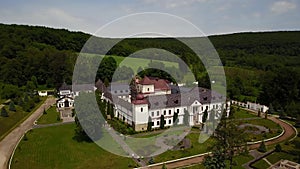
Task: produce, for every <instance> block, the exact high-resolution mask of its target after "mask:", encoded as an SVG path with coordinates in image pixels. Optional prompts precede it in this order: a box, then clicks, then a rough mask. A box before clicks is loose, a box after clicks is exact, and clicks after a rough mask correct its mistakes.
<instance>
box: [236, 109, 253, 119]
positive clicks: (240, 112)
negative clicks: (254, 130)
mask: <svg viewBox="0 0 300 169" xmlns="http://www.w3.org/2000/svg"><path fill="white" fill-rule="evenodd" d="M233 109H234V110H235V113H234V114H233V117H234V118H235V119H241V118H253V117H257V116H255V115H254V114H251V113H250V112H249V111H247V110H244V109H241V108H240V109H238V108H237V107H233Z"/></svg>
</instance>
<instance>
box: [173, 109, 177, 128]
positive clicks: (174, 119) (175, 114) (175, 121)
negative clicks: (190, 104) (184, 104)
mask: <svg viewBox="0 0 300 169" xmlns="http://www.w3.org/2000/svg"><path fill="white" fill-rule="evenodd" d="M177 123H178V113H176V112H174V116H173V124H174V125H176V124H177Z"/></svg>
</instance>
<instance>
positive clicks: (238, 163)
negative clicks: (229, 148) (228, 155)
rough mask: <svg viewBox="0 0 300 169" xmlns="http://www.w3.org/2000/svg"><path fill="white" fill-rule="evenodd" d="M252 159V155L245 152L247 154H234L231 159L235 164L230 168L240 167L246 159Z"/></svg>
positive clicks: (236, 168)
mask: <svg viewBox="0 0 300 169" xmlns="http://www.w3.org/2000/svg"><path fill="white" fill-rule="evenodd" d="M252 159H253V157H252V156H251V155H249V154H247V155H244V154H242V155H238V156H235V157H233V160H234V162H235V164H236V165H235V166H233V167H232V168H233V169H239V168H241V166H242V165H243V164H245V163H247V162H248V161H250V160H252ZM227 166H228V165H227ZM227 168H228V167H227Z"/></svg>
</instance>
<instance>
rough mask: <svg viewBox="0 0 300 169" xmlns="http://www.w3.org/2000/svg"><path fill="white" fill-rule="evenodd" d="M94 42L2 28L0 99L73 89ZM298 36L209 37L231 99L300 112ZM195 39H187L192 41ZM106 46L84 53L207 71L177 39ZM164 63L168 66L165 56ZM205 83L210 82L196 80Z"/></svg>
mask: <svg viewBox="0 0 300 169" xmlns="http://www.w3.org/2000/svg"><path fill="white" fill-rule="evenodd" d="M89 37H90V35H89V34H85V33H82V32H71V31H68V30H64V29H53V28H46V27H39V26H25V25H5V24H0V65H1V66H0V74H1V76H0V97H1V99H8V98H19V97H23V95H24V92H27V91H30V90H33V89H36V88H38V87H40V86H46V87H49V88H50V87H58V86H60V84H61V83H62V82H63V81H65V82H67V83H71V78H72V72H73V67H74V63H75V61H76V57H77V53H78V52H80V51H81V49H82V47H83V45H84V44H85V42H86V41H87V40H88V38H89ZM299 37H300V32H299V31H291V32H262V33H236V34H229V35H218V36H210V37H209V39H210V40H211V42H212V43H213V45H214V46H215V48H216V49H217V51H218V53H219V55H220V58H221V60H222V63H223V65H224V66H225V73H226V75H227V87H228V96H229V97H230V98H231V99H237V100H241V101H247V100H250V101H256V102H260V103H263V104H266V105H269V103H272V107H274V109H275V110H276V111H279V112H281V113H287V114H289V115H292V116H296V114H298V112H300V90H299V89H300V82H299V77H300V56H299V55H300V38H299ZM195 39H197V38H189V39H188V40H190V41H193V40H195ZM99 40H101V41H102V43H100V44H98V46H96V47H95V48H88V49H87V50H85V51H84V52H86V53H90V52H96V53H97V54H108V55H118V56H125V57H126V56H128V55H130V54H132V53H134V52H136V51H138V50H140V49H145V48H149V47H152V48H160V49H165V50H167V51H170V52H172V53H174V54H176V55H178V56H179V57H180V58H182V59H183V60H184V61H185V62H186V63H187V64H188V65H189V66H190V68H191V69H192V70H193V71H195V72H197V71H199V70H201V71H204V70H205V69H204V67H203V65H202V63H201V62H200V61H199V60H198V59H197V58H196V57H195V56H194V53H193V51H191V50H190V49H189V48H188V47H187V46H185V45H183V44H182V43H181V42H180V41H178V40H176V39H173V38H135V39H126V40H123V41H121V42H120V43H118V44H117V45H115V46H114V47H113V48H112V49H111V50H109V52H108V53H104V50H103V49H104V48H105V46H104V44H105V43H113V42H114V41H115V40H117V39H103V38H99ZM159 58H160V59H161V60H170V58H166V57H164V56H160V57H159ZM196 77H197V80H199V81H204V80H206V79H205V78H207V76H204V77H203V76H201V77H200V76H199V77H198V76H196Z"/></svg>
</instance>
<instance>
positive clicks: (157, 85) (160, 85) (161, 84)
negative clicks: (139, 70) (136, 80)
mask: <svg viewBox="0 0 300 169" xmlns="http://www.w3.org/2000/svg"><path fill="white" fill-rule="evenodd" d="M140 83H141V84H142V85H151V84H153V85H154V89H155V90H171V88H170V86H169V85H168V81H167V80H164V79H159V78H156V77H147V76H145V77H144V79H143V80H141V82H140Z"/></svg>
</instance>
